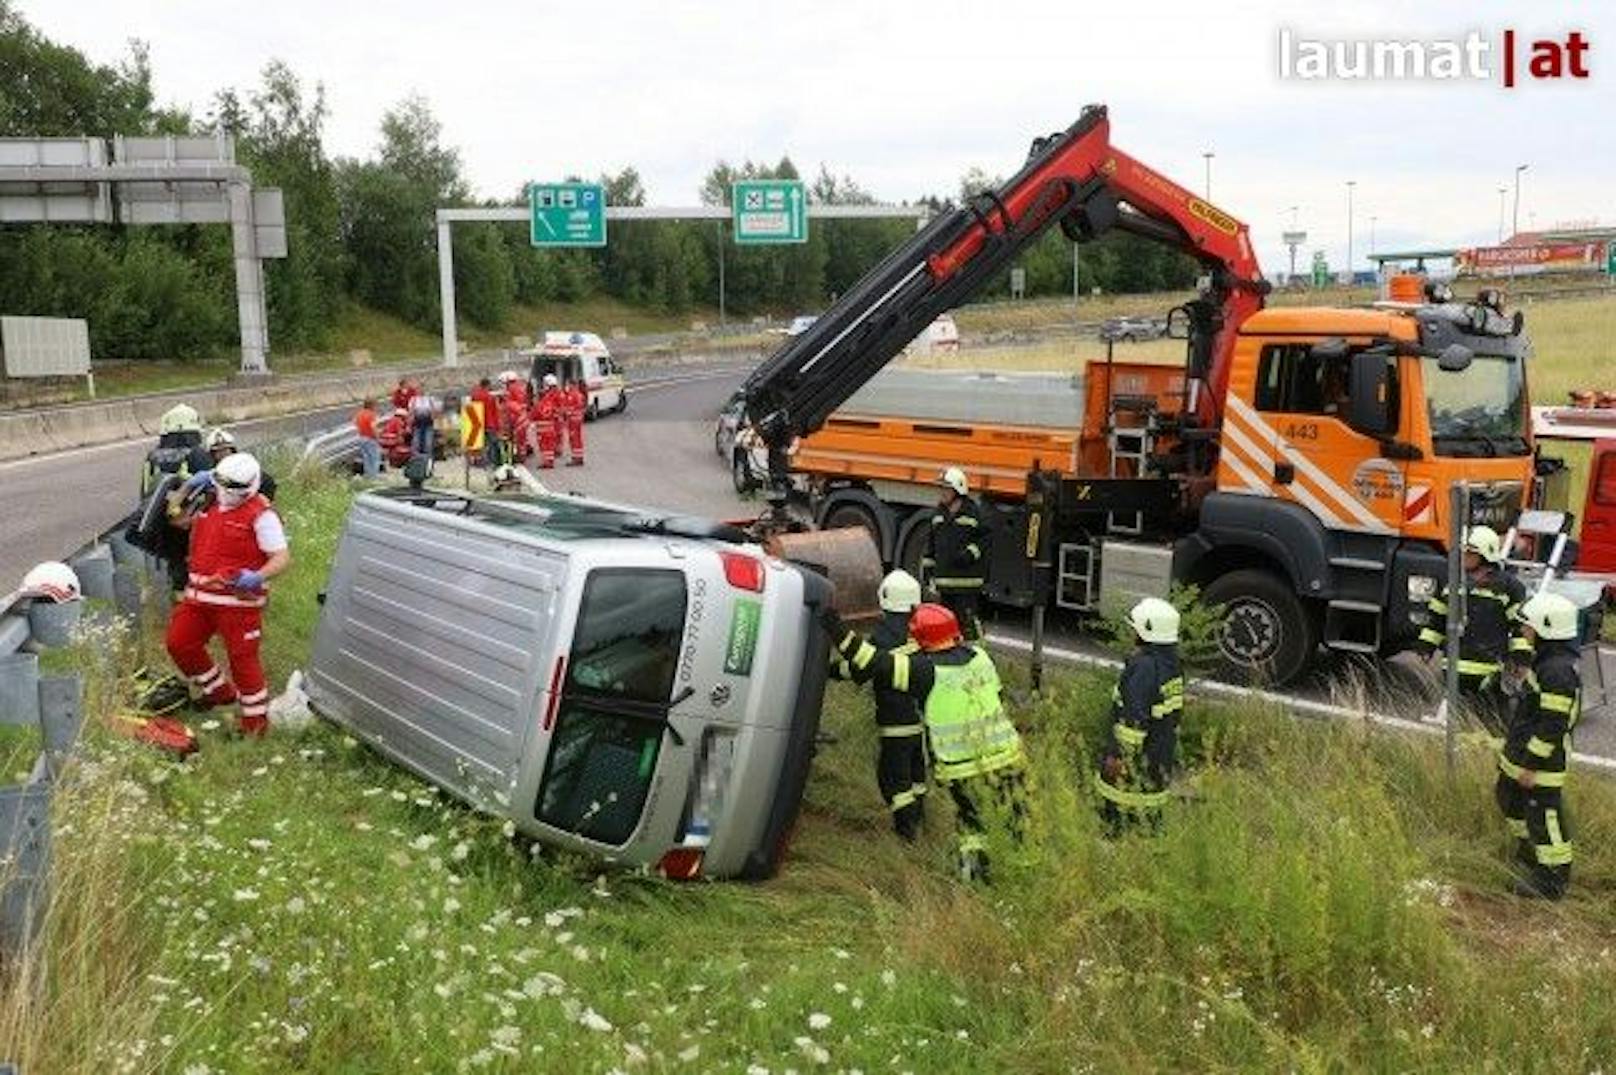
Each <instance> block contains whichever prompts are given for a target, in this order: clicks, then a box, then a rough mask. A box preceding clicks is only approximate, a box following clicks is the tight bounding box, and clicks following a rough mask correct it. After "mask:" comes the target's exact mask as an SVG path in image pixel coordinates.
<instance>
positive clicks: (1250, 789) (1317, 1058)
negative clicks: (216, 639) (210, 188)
mask: <svg viewBox="0 0 1616 1075" xmlns="http://www.w3.org/2000/svg"><path fill="white" fill-rule="evenodd" d="M285 489H286V492H285V493H283V494H282V498H281V499H282V504H283V508H284V510H285V511H286V514H287V516H288V522H289V525H290V527H291V530H292V534H293V541H294V547H295V548H296V549H297V551H298V552H297V555H298V560H297V562H296V566H295V568H294V569H293V573H292V575H291V576H289V577H288V578H286V579H285V580H283V581H282V582H281V583H280V584H278V585H277V591H276V593H275V596H274V598H273V600H272V604H271V613H270V624H269V628H268V631H267V640H268V644H269V645H270V647H271V663H272V665H274V666H276V667H277V668H278V673H279V675H284V673H285V671H287V670H289V667H290V666H291V665H292V664H294V663H296V662H298V661H300V660H301V659H302V652H299V651H298V650H297V647H298V646H299V645H303V646H306V644H307V642H306V640H307V638H308V637H309V631H310V630H311V628H312V625H313V622H314V613H313V609H314V607H315V606H314V605H313V601H312V595H313V594H314V593H315V592H316V591H317V590H318V588H319V586H320V585H321V584H322V583H323V576H324V565H323V563H322V562H321V560H320V557H321V556H322V555H329V548H330V543H331V541H332V540H334V531H335V527H334V522H335V520H336V519H337V518H340V514H341V507H342V504H343V503H344V501H345V499H346V495H347V493H346V489H345V488H344V486H343V484H342V483H340V482H335V481H334V480H332V479H328V478H312V477H311V478H306V477H304V476H301V475H294V476H293V477H291V478H290V479H289V480H288V481H287V483H286V485H285ZM328 528H329V532H328ZM134 644H135V643H134V640H126V641H124V642H120V643H119V644H118V645H122V646H133V645H134ZM94 648H95V650H96V652H97V653H99V654H101V655H102V656H101V657H100V658H98V659H97V660H96V661H94V662H92V669H93V672H94V674H95V675H96V676H102V677H105V678H106V682H104V683H103V684H102V685H101V686H99V687H97V688H96V689H95V690H94V691H92V696H93V697H94V698H96V699H98V701H97V708H98V714H97V717H98V721H99V720H100V719H102V718H104V717H105V715H106V712H107V711H108V707H116V706H117V705H118V704H119V703H120V701H121V700H122V695H121V694H120V687H119V675H120V672H121V670H122V669H124V668H126V667H127V662H126V661H125V660H123V659H121V658H116V657H115V656H114V653H115V651H116V649H117V647H116V646H112V645H98V646H96V647H94ZM1005 671H1006V673H1007V677H1008V679H1009V681H1010V682H1011V684H1012V686H1013V688H1014V693H1015V696H1016V697H1021V696H1022V693H1023V688H1024V683H1023V676H1022V673H1021V671H1020V670H1019V669H1018V668H1015V667H1011V666H1008V665H1007V667H1006V669H1005ZM279 675H278V677H277V678H279ZM1109 688H1110V683H1109V680H1107V679H1104V678H1102V677H1097V676H1093V675H1076V676H1055V677H1052V679H1051V681H1050V683H1049V685H1048V687H1047V689H1046V690H1045V692H1044V693H1043V694H1042V695H1041V696H1039V697H1037V698H1032V699H1030V700H1028V701H1026V702H1024V703H1020V704H1017V705H1016V706H1014V708H1013V715H1014V717H1015V719H1016V720H1017V721H1018V723H1019V724H1020V725H1021V726H1022V727H1023V729H1024V731H1025V734H1026V739H1027V742H1028V745H1029V750H1030V755H1031V760H1030V765H1029V774H1028V800H1029V805H1030V819H1029V824H1028V830H1027V833H1026V837H1025V841H1024V842H1023V843H1022V844H1020V845H1017V844H1016V843H1014V842H1013V841H1012V840H1010V838H1009V837H1008V835H1007V834H1006V833H1004V832H1002V831H999V832H995V833H993V834H992V840H991V843H992V848H991V850H992V854H993V857H994V869H995V883H994V884H993V885H992V886H991V887H985V888H984V887H970V886H965V885H963V884H961V883H960V882H958V881H957V880H955V879H954V877H953V876H952V874H951V871H950V862H949V848H950V846H951V840H950V835H951V817H950V811H949V808H948V806H947V803H946V801H944V799H943V798H942V797H940V796H938V795H935V794H934V795H933V796H932V801H931V802H930V805H929V807H928V813H929V819H928V828H927V831H926V832H925V833H924V835H923V837H922V839H921V841H920V842H919V844H918V845H917V846H914V847H907V846H904V845H901V844H899V843H898V841H897V840H896V839H895V838H894V837H893V836H892V835H891V834H890V832H889V830H888V821H887V817H886V814H885V811H884V809H883V807H882V805H881V803H880V801H879V797H878V795H877V793H876V790H875V787H874V774H873V762H874V756H875V751H876V742H877V741H876V736H875V731H874V726H873V722H872V721H871V719H870V703H869V700H868V698H867V697H865V696H863V695H861V694H859V693H858V692H856V691H854V690H852V689H851V688H848V687H845V686H837V687H836V688H834V689H833V690H832V691H831V693H830V695H829V699H828V702H827V707H826V712H825V730H826V731H827V732H828V733H829V734H830V736H831V737H832V740H831V741H830V742H828V743H827V744H826V746H825V747H824V749H823V750H822V753H821V755H820V757H819V759H818V761H817V763H816V767H815V772H814V777H813V780H812V781H811V783H810V785H809V789H808V799H807V804H806V808H805V813H804V817H803V820H802V823H801V825H800V827H799V831H798V834H797V837H796V841H795V843H794V845H793V848H792V852H791V854H790V857H789V859H788V861H787V863H786V866H785V870H784V872H783V874H782V875H781V876H780V877H779V878H777V879H775V880H774V881H771V882H768V883H766V884H762V885H755V886H744V885H736V884H693V885H673V884H669V883H665V882H662V881H659V880H656V879H652V878H648V877H643V876H639V875H636V874H632V873H625V872H622V871H614V870H607V869H603V868H602V867H600V866H598V865H596V864H594V863H591V862H587V861H585V860H582V859H577V858H573V857H568V856H558V855H555V854H553V853H551V852H548V851H543V850H537V849H534V848H530V847H528V846H526V845H524V844H522V843H520V842H517V841H515V840H512V839H511V838H510V837H508V836H507V835H506V832H505V831H504V830H503V829H502V826H501V824H500V823H499V822H498V821H496V820H494V819H489V818H485V817H481V816H478V815H474V814H472V813H470V812H469V811H467V810H466V809H464V808H462V807H460V806H459V805H457V804H454V803H451V802H449V801H447V800H446V799H445V798H444V797H443V796H441V795H440V794H438V793H437V792H436V791H434V790H433V789H431V788H429V787H426V786H424V785H422V784H420V783H419V782H417V781H415V780H414V779H412V778H411V777H409V776H408V775H407V774H405V773H403V772H402V771H400V770H398V769H396V768H394V767H392V766H390V765H388V764H386V763H385V762H384V761H382V760H381V759H379V758H378V757H377V756H375V755H373V754H372V753H370V752H369V751H367V750H366V749H364V748H362V747H360V746H359V745H358V744H356V743H355V742H353V741H352V740H351V739H348V738H346V737H345V736H343V735H342V734H341V733H340V732H338V731H335V730H333V729H331V728H329V727H325V726H316V727H314V728H311V729H309V730H307V731H304V732H301V733H295V734H294V733H290V732H287V731H284V730H282V731H279V732H276V733H275V734H273V735H272V736H271V737H270V738H269V739H268V740H267V741H264V742H238V741H233V740H231V739H229V738H227V737H226V736H225V735H224V734H223V732H222V731H220V732H208V733H205V734H204V740H205V745H204V747H203V751H202V753H201V754H200V755H199V756H198V757H197V758H196V759H195V760H193V761H192V762H190V763H187V764H177V763H173V762H169V761H167V760H164V759H160V758H157V757H154V756H151V755H147V754H145V753H142V752H140V751H138V750H137V749H135V748H134V746H133V745H132V744H128V743H125V742H122V741H118V740H115V739H113V738H111V737H110V736H108V735H107V733H106V732H105V730H104V727H103V726H102V725H101V724H99V723H98V724H97V725H96V727H95V728H94V729H92V734H91V737H90V743H89V747H88V749H87V753H86V756H85V758H84V760H83V761H81V762H80V763H78V764H77V766H76V768H75V769H74V770H72V772H71V773H70V776H69V778H68V781H67V785H66V787H65V789H64V792H63V795H62V798H61V801H60V803H59V804H58V809H57V814H56V826H57V836H58V843H57V862H56V867H57V871H58V872H57V874H56V877H57V881H56V885H55V891H54V899H53V902H52V907H51V912H50V917H49V919H48V921H47V924H46V942H47V943H46V944H45V945H44V947H43V948H42V949H41V950H40V953H39V956H38V958H37V960H36V961H34V962H32V963H21V964H17V963H13V964H12V965H10V966H9V967H8V968H7V969H8V971H9V972H10V973H9V977H8V978H7V979H6V980H5V982H4V984H3V993H0V1056H5V1057H8V1058H15V1059H19V1060H21V1061H22V1062H23V1064H24V1070H29V1071H46V1072H91V1071H94V1072H104V1071H126V1072H144V1071H175V1072H192V1073H200V1072H203V1071H248V1072H288V1071H319V1072H326V1071H366V1072H368V1071H409V1070H421V1071H434V1072H436V1071H482V1070H489V1071H496V1070H508V1071H531V1070H543V1071H556V1072H595V1071H599V1072H606V1071H612V1070H621V1071H625V1072H634V1071H664V1070H667V1071H680V1070H690V1071H731V1072H743V1071H754V1070H757V1069H767V1070H768V1071H770V1072H781V1071H785V1070H788V1069H790V1070H797V1071H813V1070H825V1071H851V1070H854V1069H857V1070H861V1071H866V1072H875V1071H915V1072H982V1071H1020V1072H1056V1071H1073V1070H1089V1071H1119V1070H1120V1071H1185V1070H1193V1071H1210V1070H1242V1071H1248V1070H1250V1071H1256V1070H1294V1071H1318V1072H1325V1071H1343V1072H1345V1071H1359V1070H1385V1071H1410V1070H1418V1071H1471V1070H1493V1071H1500V1072H1504V1071H1510V1072H1513V1071H1530V1070H1543V1071H1548V1070H1555V1071H1565V1070H1574V1071H1590V1070H1594V1069H1596V1068H1598V1067H1600V1066H1601V1065H1608V1063H1609V1062H1610V1061H1611V1058H1612V1057H1613V1056H1616V973H1613V972H1616V966H1613V963H1612V958H1611V937H1612V935H1613V932H1616V909H1613V908H1612V906H1611V902H1610V899H1609V895H1610V893H1611V891H1612V890H1613V887H1616V856H1613V855H1612V853H1611V852H1610V851H1609V850H1608V846H1609V841H1608V840H1606V839H1604V838H1603V836H1604V834H1607V833H1609V832H1611V831H1613V826H1616V794H1613V792H1612V789H1611V788H1610V787H1609V786H1608V785H1606V784H1605V783H1603V782H1601V781H1599V780H1597V779H1589V778H1579V779H1575V780H1574V783H1573V785H1572V788H1571V791H1570V796H1571V803H1572V809H1573V811H1574V812H1575V814H1576V816H1577V818H1578V820H1579V822H1580V830H1579V841H1580V842H1579V846H1578V853H1579V859H1578V862H1577V866H1576V874H1575V878H1574V881H1573V890H1572V895H1571V897H1570V898H1569V899H1568V901H1567V902H1566V903H1565V904H1563V905H1558V906H1544V905H1537V904H1530V903H1525V902H1521V901H1518V900H1516V899H1514V898H1513V897H1509V896H1506V895H1504V894H1503V893H1504V884H1505V881H1506V880H1507V874H1506V872H1505V869H1504V866H1503V862H1504V852H1505V850H1506V849H1505V846H1504V845H1505V840H1504V837H1503V833H1502V826H1501V825H1500V824H1499V822H1498V820H1497V819H1496V817H1495V815H1494V812H1493V808H1492V805H1491V796H1490V788H1491V770H1490V768H1489V763H1488V760H1487V759H1486V758H1485V757H1482V756H1479V755H1477V756H1470V755H1467V756H1466V757H1465V758H1464V760H1463V764H1462V766H1461V768H1460V771H1459V772H1458V773H1456V774H1455V775H1453V776H1452V777H1450V776H1449V775H1448V774H1447V772H1446V770H1445V768H1444V766H1443V763H1442V757H1441V754H1440V752H1439V751H1437V750H1436V749H1434V748H1433V745H1432V744H1430V743H1428V742H1426V741H1424V740H1409V739H1404V738H1401V737H1397V736H1394V735H1388V734H1386V733H1383V732H1376V731H1371V730H1370V729H1368V728H1367V727H1363V726H1341V725H1335V726H1325V725H1318V724H1309V723H1298V722H1295V721H1292V720H1290V719H1288V718H1286V717H1284V716H1283V715H1281V714H1279V713H1276V712H1273V711H1271V710H1268V709H1264V708H1262V707H1260V706H1256V705H1238V706H1236V705H1210V704H1206V703H1202V702H1199V701H1192V704H1191V706H1190V707H1189V710H1188V713H1187V717H1186V722H1185V726H1184V729H1183V736H1182V741H1183V746H1184V754H1185V757H1186V761H1187V763H1188V764H1187V772H1186V775H1185V777H1184V779H1183V780H1182V781H1181V782H1180V785H1179V788H1180V792H1181V794H1180V796H1179V797H1178V798H1177V799H1175V801H1174V802H1173V803H1172V804H1171V805H1170V807H1169V809H1168V810H1167V812H1166V815H1165V818H1164V823H1163V826H1162V830H1161V832H1160V833H1159V834H1155V835H1152V834H1150V833H1147V832H1142V831H1141V832H1132V833H1128V834H1126V835H1124V836H1122V837H1121V838H1118V839H1106V838H1105V837H1104V836H1103V835H1102V833H1101V828H1100V825H1099V822H1098V820H1097V816H1096V812H1095V803H1094V797H1093V793H1092V788H1091V785H1090V783H1089V773H1090V772H1091V770H1092V766H1093V758H1094V756H1095V754H1096V752H1097V750H1098V747H1099V745H1100V743H1101V741H1102V738H1103V736H1104V728H1105V723H1106V721H1107V719H1108V713H1107V707H1108V697H1107V696H1108V694H1109Z"/></svg>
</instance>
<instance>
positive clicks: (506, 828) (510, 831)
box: [499, 821, 516, 840]
mask: <svg viewBox="0 0 1616 1075" xmlns="http://www.w3.org/2000/svg"><path fill="white" fill-rule="evenodd" d="M499 831H500V832H502V833H504V834H505V839H507V840H509V839H510V838H511V837H513V836H515V835H516V822H514V821H507V822H505V824H503V825H501V826H500V827H499Z"/></svg>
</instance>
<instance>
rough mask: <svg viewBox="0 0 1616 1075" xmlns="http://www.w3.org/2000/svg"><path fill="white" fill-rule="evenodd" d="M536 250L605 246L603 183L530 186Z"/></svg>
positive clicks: (531, 227) (530, 224)
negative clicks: (540, 247)
mask: <svg viewBox="0 0 1616 1075" xmlns="http://www.w3.org/2000/svg"><path fill="white" fill-rule="evenodd" d="M527 200H528V211H529V214H530V216H529V221H528V237H529V240H530V241H531V242H532V243H533V245H534V246H605V245H606V192H605V191H604V190H603V189H602V188H601V185H600V184H599V183H529V184H528V187H527Z"/></svg>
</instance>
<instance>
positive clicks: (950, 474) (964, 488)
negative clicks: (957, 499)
mask: <svg viewBox="0 0 1616 1075" xmlns="http://www.w3.org/2000/svg"><path fill="white" fill-rule="evenodd" d="M937 484H938V485H940V486H942V487H943V488H944V489H952V490H954V492H956V493H958V494H959V495H960V496H966V495H968V494H969V493H970V491H971V483H970V482H969V481H967V480H966V479H965V471H963V470H961V469H960V468H959V467H949V468H948V469H947V470H945V471H943V473H942V474H941V475H939V476H938V478H937Z"/></svg>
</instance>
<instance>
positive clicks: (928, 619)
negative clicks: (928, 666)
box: [909, 604, 961, 653]
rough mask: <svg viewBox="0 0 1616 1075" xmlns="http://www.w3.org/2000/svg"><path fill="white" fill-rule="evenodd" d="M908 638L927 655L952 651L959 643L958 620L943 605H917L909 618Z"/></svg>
mask: <svg viewBox="0 0 1616 1075" xmlns="http://www.w3.org/2000/svg"><path fill="white" fill-rule="evenodd" d="M909 637H910V638H913V639H914V640H915V644H916V645H918V646H919V647H920V648H921V649H923V650H925V651H926V652H927V653H935V652H937V651H938V650H945V649H953V648H954V647H955V646H957V645H959V644H960V641H961V635H960V625H959V620H957V619H955V618H954V613H953V612H952V611H950V610H949V609H948V608H946V607H945V606H943V605H934V604H924V605H917V606H916V607H915V611H914V613H913V614H912V615H911V616H910V617H909Z"/></svg>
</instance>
